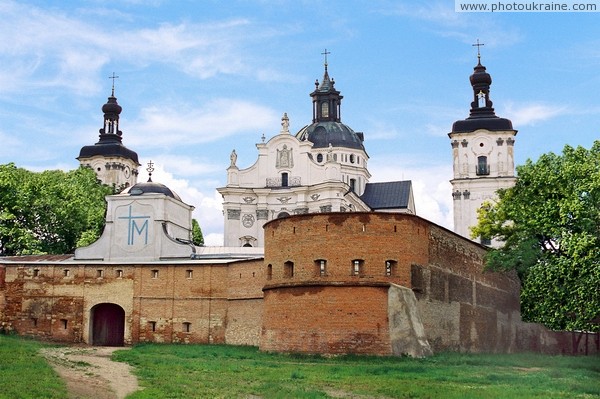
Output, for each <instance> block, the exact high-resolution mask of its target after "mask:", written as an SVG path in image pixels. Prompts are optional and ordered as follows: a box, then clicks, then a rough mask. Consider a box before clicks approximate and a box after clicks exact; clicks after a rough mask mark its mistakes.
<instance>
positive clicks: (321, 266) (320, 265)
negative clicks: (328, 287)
mask: <svg viewBox="0 0 600 399" xmlns="http://www.w3.org/2000/svg"><path fill="white" fill-rule="evenodd" d="M315 266H316V268H317V275H319V276H325V275H326V274H327V261H326V260H325V259H317V260H315Z"/></svg>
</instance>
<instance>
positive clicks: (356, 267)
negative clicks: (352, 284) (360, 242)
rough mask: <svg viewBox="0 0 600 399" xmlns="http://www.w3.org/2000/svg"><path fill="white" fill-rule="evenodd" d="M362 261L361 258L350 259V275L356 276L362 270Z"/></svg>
mask: <svg viewBox="0 0 600 399" xmlns="http://www.w3.org/2000/svg"><path fill="white" fill-rule="evenodd" d="M363 266H364V261H363V260H362V259H354V260H353V261H352V275H353V276H358V275H360V274H362V272H363Z"/></svg>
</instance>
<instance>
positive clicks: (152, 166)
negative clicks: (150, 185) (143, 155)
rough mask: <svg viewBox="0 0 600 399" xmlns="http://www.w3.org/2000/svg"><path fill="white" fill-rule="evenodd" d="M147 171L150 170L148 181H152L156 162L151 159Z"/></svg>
mask: <svg viewBox="0 0 600 399" xmlns="http://www.w3.org/2000/svg"><path fill="white" fill-rule="evenodd" d="M146 171H147V172H148V181H149V182H151V181H152V172H154V163H153V162H152V160H150V162H148V167H147V168H146Z"/></svg>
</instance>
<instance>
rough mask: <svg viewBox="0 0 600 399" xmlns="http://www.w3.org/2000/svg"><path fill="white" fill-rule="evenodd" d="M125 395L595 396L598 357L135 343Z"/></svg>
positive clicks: (119, 355) (128, 356)
mask: <svg viewBox="0 0 600 399" xmlns="http://www.w3.org/2000/svg"><path fill="white" fill-rule="evenodd" d="M113 360H118V361H124V362H127V363H129V364H131V365H133V366H134V367H135V370H136V371H135V372H136V374H137V375H138V377H139V379H140V384H141V386H143V387H144V390H143V391H139V392H137V393H134V394H132V395H131V396H129V397H128V398H131V399H134V398H135V399H141V398H186V399H189V398H257V397H260V398H326V397H335V398H363V397H364V398H373V397H375V398H383V397H385V398H444V399H451V398H460V399H464V398H511V399H512V398H544V399H546V398H569V399H571V398H599V397H600V358H599V357H562V356H546V355H537V354H516V355H487V354H486V355H473V354H458V353H446V354H439V355H436V356H433V357H430V358H426V359H412V358H391V357H364V356H342V357H335V358H323V357H320V356H305V355H278V354H267V353H261V352H259V351H258V350H257V349H256V348H253V347H235V346H221V345H161V344H143V345H138V346H135V347H134V348H133V349H132V350H130V351H118V352H115V353H114V354H113Z"/></svg>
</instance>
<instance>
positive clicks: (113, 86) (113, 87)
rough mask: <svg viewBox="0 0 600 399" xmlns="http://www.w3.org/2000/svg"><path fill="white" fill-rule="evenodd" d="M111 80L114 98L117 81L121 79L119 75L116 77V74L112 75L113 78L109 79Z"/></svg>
mask: <svg viewBox="0 0 600 399" xmlns="http://www.w3.org/2000/svg"><path fill="white" fill-rule="evenodd" d="M108 78H109V79H112V94H111V95H112V96H113V97H114V96H115V79H118V78H119V77H118V76H117V75H115V73H114V72H113V73H112V76H109V77H108Z"/></svg>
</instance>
